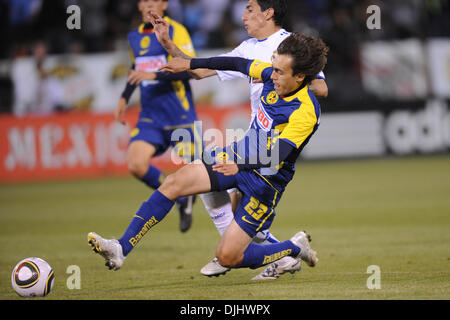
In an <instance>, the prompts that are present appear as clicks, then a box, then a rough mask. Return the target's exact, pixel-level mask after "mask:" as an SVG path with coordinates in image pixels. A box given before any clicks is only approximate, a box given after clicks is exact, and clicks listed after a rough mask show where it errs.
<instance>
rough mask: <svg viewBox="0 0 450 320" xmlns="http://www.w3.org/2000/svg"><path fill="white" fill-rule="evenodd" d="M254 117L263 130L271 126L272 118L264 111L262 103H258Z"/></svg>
mask: <svg viewBox="0 0 450 320" xmlns="http://www.w3.org/2000/svg"><path fill="white" fill-rule="evenodd" d="M256 119H257V120H258V125H259V126H260V127H261V128H262V129H263V130H264V131H269V130H270V129H271V128H272V123H273V119H272V118H271V117H269V115H268V114H267V113H266V111H265V110H264V107H263V106H262V104H259V108H258V113H257V117H256Z"/></svg>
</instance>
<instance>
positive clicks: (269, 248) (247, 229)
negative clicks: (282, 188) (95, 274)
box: [216, 197, 318, 269]
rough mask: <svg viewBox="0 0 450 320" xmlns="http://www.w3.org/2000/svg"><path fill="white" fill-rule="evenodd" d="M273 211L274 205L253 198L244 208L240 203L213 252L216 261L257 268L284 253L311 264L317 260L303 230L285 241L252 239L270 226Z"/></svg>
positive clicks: (228, 265) (227, 265)
mask: <svg viewBox="0 0 450 320" xmlns="http://www.w3.org/2000/svg"><path fill="white" fill-rule="evenodd" d="M244 199H246V197H244ZM272 214H273V208H270V207H268V206H266V205H265V204H263V203H262V202H261V203H260V202H258V200H257V199H255V198H253V197H252V198H251V199H250V202H249V203H248V204H247V205H245V207H244V206H242V205H241V204H240V205H239V207H238V208H237V212H236V215H235V218H234V219H233V221H232V222H231V224H230V226H229V227H228V229H227V231H226V232H225V233H224V235H223V236H222V238H221V240H220V242H219V245H218V248H217V251H216V256H217V258H218V260H219V263H220V264H221V265H223V266H226V267H230V268H243V267H246V268H252V269H256V268H259V267H262V266H264V265H267V264H269V263H273V262H275V261H277V260H279V259H281V258H283V257H285V256H292V257H294V258H296V259H298V260H300V259H301V260H304V261H306V262H307V263H308V265H309V266H311V267H313V266H314V265H315V264H316V263H317V261H318V259H317V257H316V253H315V252H314V251H313V250H312V249H311V247H310V245H309V242H310V237H309V236H308V235H307V234H306V233H305V232H303V231H301V232H298V233H297V234H296V235H294V236H293V237H292V238H291V239H290V240H287V241H284V242H279V243H274V244H270V245H261V244H256V243H253V242H252V239H253V237H254V235H255V234H256V232H257V230H258V229H259V228H262V227H267V228H268V227H269V226H270V224H271V223H272V220H273V215H272Z"/></svg>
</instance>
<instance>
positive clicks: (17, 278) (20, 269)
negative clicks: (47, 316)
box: [11, 258, 55, 297]
mask: <svg viewBox="0 0 450 320" xmlns="http://www.w3.org/2000/svg"><path fill="white" fill-rule="evenodd" d="M54 279H55V274H54V273H53V269H52V267H50V265H49V264H48V263H47V262H46V261H45V260H42V259H40V258H26V259H23V260H22V261H20V262H19V263H18V264H16V266H15V267H14V269H13V271H12V274H11V283H12V287H13V289H14V290H15V291H16V292H17V294H18V295H19V296H21V297H44V296H46V295H48V294H49V293H50V291H51V290H52V288H53V280H54Z"/></svg>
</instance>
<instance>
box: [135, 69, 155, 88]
mask: <svg viewBox="0 0 450 320" xmlns="http://www.w3.org/2000/svg"><path fill="white" fill-rule="evenodd" d="M155 79H156V74H155V73H154V72H145V71H137V70H131V72H130V74H129V76H128V82H129V83H130V84H134V85H138V84H140V83H141V82H142V81H146V80H148V81H151V80H155Z"/></svg>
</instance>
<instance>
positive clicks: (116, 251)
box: [88, 232, 125, 271]
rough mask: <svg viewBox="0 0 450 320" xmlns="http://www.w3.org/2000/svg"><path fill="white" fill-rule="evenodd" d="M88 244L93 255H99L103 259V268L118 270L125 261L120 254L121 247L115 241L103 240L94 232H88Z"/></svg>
mask: <svg viewBox="0 0 450 320" xmlns="http://www.w3.org/2000/svg"><path fill="white" fill-rule="evenodd" d="M88 243H89V245H90V246H91V247H92V250H93V251H94V252H95V253H98V254H100V255H101V256H102V257H103V258H105V260H106V263H105V266H107V267H108V268H109V270H114V271H116V270H119V269H120V267H122V265H123V262H124V261H125V256H124V255H123V252H122V246H121V245H120V243H119V241H117V240H116V239H111V240H108V239H103V238H102V237H100V236H99V235H98V234H96V233H95V232H89V234H88Z"/></svg>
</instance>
